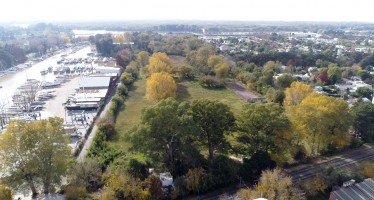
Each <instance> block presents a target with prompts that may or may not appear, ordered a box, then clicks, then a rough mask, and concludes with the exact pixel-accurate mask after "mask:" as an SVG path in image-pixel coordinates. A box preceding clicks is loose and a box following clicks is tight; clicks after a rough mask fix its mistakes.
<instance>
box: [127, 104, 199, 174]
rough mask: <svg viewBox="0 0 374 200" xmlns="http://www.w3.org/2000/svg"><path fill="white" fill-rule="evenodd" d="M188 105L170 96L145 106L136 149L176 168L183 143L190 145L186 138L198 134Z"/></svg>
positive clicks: (133, 142) (137, 129)
mask: <svg viewBox="0 0 374 200" xmlns="http://www.w3.org/2000/svg"><path fill="white" fill-rule="evenodd" d="M188 108H189V105H188V104H187V103H178V102H177V101H175V100H173V99H171V98H169V99H166V100H162V101H160V102H159V103H157V104H156V105H155V106H152V107H149V108H147V109H145V110H144V112H143V114H142V117H141V122H140V124H139V126H138V127H137V128H136V129H135V131H134V132H133V134H132V138H131V141H132V144H133V145H132V146H133V148H134V149H136V150H138V151H140V152H142V153H145V154H147V155H149V156H150V157H151V158H152V159H153V160H154V161H157V162H161V163H164V164H165V165H166V166H167V167H168V169H170V170H173V166H174V164H175V162H176V161H177V160H178V158H180V155H181V153H182V152H181V151H182V150H183V146H184V145H187V143H186V139H187V138H188V137H190V135H191V134H192V133H194V126H193V121H192V117H191V116H190V115H189V114H188V112H187V110H188Z"/></svg>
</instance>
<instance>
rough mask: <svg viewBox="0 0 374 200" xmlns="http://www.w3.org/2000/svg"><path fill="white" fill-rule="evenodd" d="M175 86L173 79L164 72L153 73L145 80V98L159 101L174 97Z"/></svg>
mask: <svg viewBox="0 0 374 200" xmlns="http://www.w3.org/2000/svg"><path fill="white" fill-rule="evenodd" d="M176 92H177V86H176V84H175V81H174V79H173V77H172V76H171V75H170V74H168V73H165V72H160V73H153V74H152V75H151V77H149V78H148V79H147V88H146V97H147V98H148V99H151V100H155V101H160V100H162V99H166V98H168V97H173V98H175V97H176Z"/></svg>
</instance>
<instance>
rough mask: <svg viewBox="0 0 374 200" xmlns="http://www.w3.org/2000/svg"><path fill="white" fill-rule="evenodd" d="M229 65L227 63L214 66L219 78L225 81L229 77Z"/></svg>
mask: <svg viewBox="0 0 374 200" xmlns="http://www.w3.org/2000/svg"><path fill="white" fill-rule="evenodd" d="M229 70H230V68H229V65H228V64H227V63H226V62H223V63H219V64H217V65H216V66H214V72H215V74H216V77H217V78H220V79H224V78H226V77H227V76H228V75H229Z"/></svg>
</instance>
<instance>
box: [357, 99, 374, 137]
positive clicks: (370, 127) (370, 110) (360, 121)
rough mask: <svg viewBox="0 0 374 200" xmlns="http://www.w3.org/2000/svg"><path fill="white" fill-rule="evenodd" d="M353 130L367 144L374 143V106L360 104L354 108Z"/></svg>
mask: <svg viewBox="0 0 374 200" xmlns="http://www.w3.org/2000/svg"><path fill="white" fill-rule="evenodd" d="M352 115H353V129H354V130H355V133H356V134H357V135H359V136H360V137H361V138H362V139H363V140H364V141H365V142H372V141H374V105H373V104H371V103H358V104H357V105H355V106H353V107H352Z"/></svg>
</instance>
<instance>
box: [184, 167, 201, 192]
mask: <svg viewBox="0 0 374 200" xmlns="http://www.w3.org/2000/svg"><path fill="white" fill-rule="evenodd" d="M204 173H205V171H204V169H203V168H201V167H199V168H193V169H189V170H188V172H187V189H188V190H189V191H192V192H194V193H199V190H200V187H201V185H202V178H203V175H204Z"/></svg>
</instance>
